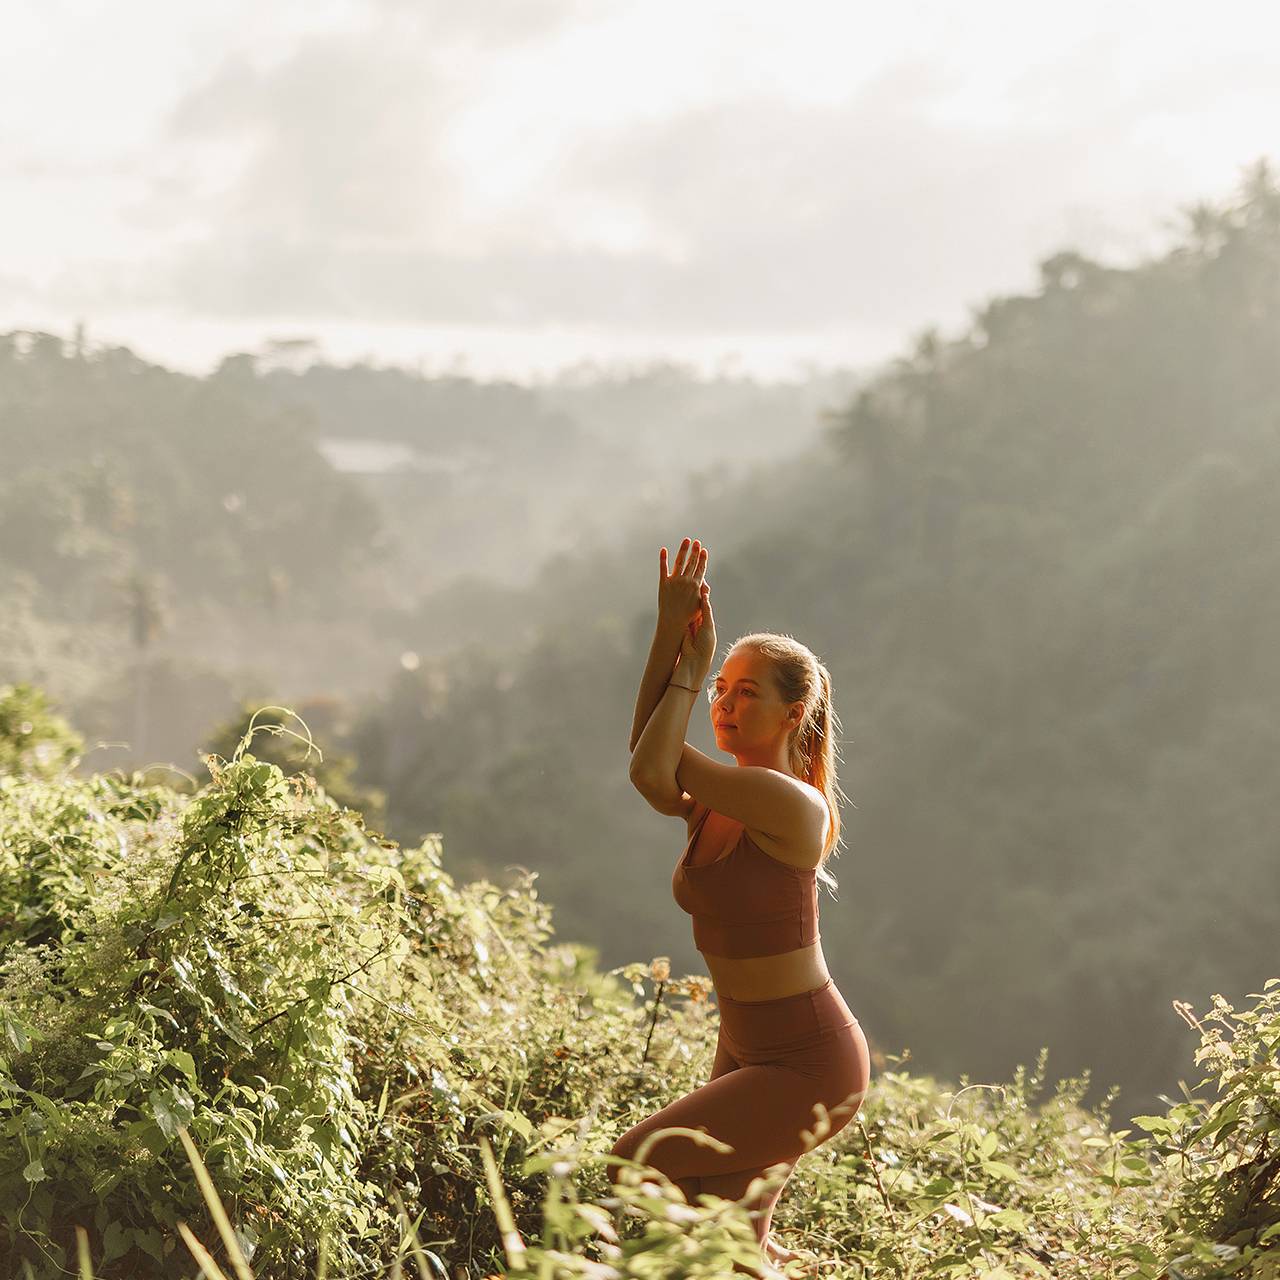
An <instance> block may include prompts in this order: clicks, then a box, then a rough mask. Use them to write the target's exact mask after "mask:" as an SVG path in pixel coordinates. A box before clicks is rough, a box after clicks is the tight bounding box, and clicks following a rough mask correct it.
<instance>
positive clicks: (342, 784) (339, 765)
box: [204, 698, 386, 828]
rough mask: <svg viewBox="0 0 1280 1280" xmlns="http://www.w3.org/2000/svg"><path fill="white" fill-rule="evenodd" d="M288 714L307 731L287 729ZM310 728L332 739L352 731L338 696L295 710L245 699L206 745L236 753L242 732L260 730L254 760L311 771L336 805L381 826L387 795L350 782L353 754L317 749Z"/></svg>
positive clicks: (288, 771) (288, 772)
mask: <svg viewBox="0 0 1280 1280" xmlns="http://www.w3.org/2000/svg"><path fill="white" fill-rule="evenodd" d="M291 714H296V718H297V719H298V720H300V721H301V722H302V725H303V728H304V729H306V730H307V733H308V736H307V737H306V738H302V737H301V736H300V735H299V734H297V733H296V732H295V731H294V730H292V729H290V728H288V726H287V721H288V718H289V716H290V715H291ZM313 732H314V733H319V734H321V736H323V737H324V739H325V741H326V742H330V743H332V742H333V741H334V740H335V739H336V740H341V739H342V738H343V737H345V736H346V735H347V734H348V733H349V732H350V730H349V726H348V724H347V718H346V715H345V711H344V706H343V704H342V703H341V702H340V701H339V700H338V699H335V698H317V699H312V700H311V701H308V702H302V703H299V704H298V710H297V712H296V713H290V712H287V711H286V710H285V708H283V707H255V706H253V705H252V704H250V703H243V704H242V705H241V708H240V711H239V714H238V715H236V716H235V717H234V718H233V719H232V720H229V721H228V722H227V723H225V724H223V725H221V726H219V727H218V728H217V729H215V730H214V732H213V734H212V735H211V737H210V739H209V741H208V742H207V743H206V744H205V748H204V749H205V751H207V752H208V753H210V754H212V755H216V756H222V757H224V758H229V757H231V756H234V755H235V753H236V751H237V750H238V749H239V747H240V743H241V742H242V741H243V740H245V739H246V736H247V737H248V739H249V740H252V739H253V738H254V736H255V735H257V734H259V733H261V734H262V735H263V737H262V739H261V740H260V742H259V744H258V746H257V747H256V748H255V754H256V755H257V757H258V759H260V760H267V761H270V763H272V764H274V765H276V766H277V767H278V768H279V769H280V770H281V772H282V773H283V774H284V775H285V776H286V777H293V776H294V775H296V774H299V773H303V772H306V773H310V774H311V775H312V777H314V778H315V780H316V782H318V783H319V784H320V786H321V787H322V788H323V789H324V791H325V794H326V795H328V796H329V797H330V798H331V799H332V800H334V801H335V802H336V803H337V804H339V805H343V806H345V807H346V808H349V809H356V810H358V811H359V812H360V814H361V815H362V817H363V819H364V822H365V825H366V826H368V827H371V828H379V827H380V826H381V825H382V822H383V813H384V807H385V804H386V797H385V796H384V795H383V793H382V792H381V791H379V790H377V789H376V788H372V787H363V786H360V785H359V784H358V783H356V782H355V781H354V780H353V777H352V775H353V773H354V771H355V767H356V759H355V755H354V754H353V753H352V752H350V751H337V750H335V749H334V748H333V747H332V746H331V747H330V748H329V749H328V750H327V751H321V750H320V748H319V747H318V746H316V744H315V742H314V741H313V740H312V738H311V736H310V735H311V734H312V733H313Z"/></svg>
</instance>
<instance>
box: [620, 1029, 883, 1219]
mask: <svg viewBox="0 0 1280 1280" xmlns="http://www.w3.org/2000/svg"><path fill="white" fill-rule="evenodd" d="M858 1035H859V1036H860V1035H861V1032H860V1031H859V1032H858ZM717 1057H719V1053H717ZM863 1060H865V1044H864V1045H863V1054H862V1060H860V1059H859V1055H858V1052H857V1047H856V1046H855V1044H854V1042H853V1038H852V1036H851V1035H838V1036H832V1037H829V1038H827V1039H826V1040H825V1041H824V1042H823V1043H822V1044H821V1045H819V1046H817V1047H816V1048H814V1049H810V1050H809V1051H807V1052H804V1053H802V1054H800V1055H798V1056H797V1057H796V1059H795V1061H796V1065H795V1066H794V1067H793V1066H790V1065H782V1064H781V1063H767V1064H761V1065H753V1066H741V1065H740V1066H738V1067H737V1068H736V1069H731V1070H729V1071H727V1072H726V1073H725V1074H723V1075H721V1076H719V1077H717V1078H716V1079H713V1080H710V1081H708V1083H706V1084H705V1085H703V1086H702V1087H701V1088H699V1089H695V1090H694V1091H693V1092H692V1093H690V1094H687V1095H686V1096H685V1097H683V1098H679V1099H677V1100H676V1101H675V1102H673V1103H671V1104H670V1105H669V1106H666V1107H664V1108H663V1109H662V1110H661V1111H658V1112H656V1113H655V1114H654V1115H651V1116H649V1117H648V1118H647V1119H645V1120H642V1121H641V1122H640V1123H639V1124H637V1125H635V1126H634V1127H633V1128H631V1129H629V1130H628V1131H627V1132H626V1133H625V1134H623V1135H622V1137H621V1138H619V1139H618V1141H617V1142H616V1143H615V1144H614V1146H613V1149H612V1154H614V1155H619V1156H624V1157H626V1158H627V1159H631V1160H635V1159H637V1158H638V1152H639V1148H640V1145H641V1143H642V1142H644V1140H645V1139H646V1138H647V1137H649V1135H650V1134H652V1133H654V1132H656V1131H657V1130H659V1129H666V1128H670V1127H672V1126H678V1127H682V1128H689V1129H705V1130H706V1132H707V1133H709V1134H710V1135H711V1136H712V1137H715V1138H718V1139H719V1140H720V1141H721V1142H724V1143H727V1144H729V1145H730V1146H731V1147H732V1150H731V1151H728V1152H721V1151H717V1150H714V1149H713V1148H711V1147H706V1146H700V1145H699V1144H698V1143H696V1142H695V1141H694V1140H693V1139H692V1138H689V1137H686V1136H685V1135H684V1134H667V1135H665V1136H663V1137H660V1138H658V1139H657V1140H656V1142H653V1143H651V1144H650V1147H649V1150H648V1153H647V1154H646V1156H645V1160H646V1163H648V1164H649V1165H651V1166H652V1167H653V1168H655V1169H658V1170H660V1171H661V1172H662V1173H664V1174H665V1175H666V1176H667V1177H668V1178H669V1179H671V1181H672V1182H674V1183H676V1184H677V1185H679V1186H680V1187H681V1189H682V1190H683V1191H685V1194H686V1198H689V1199H691V1200H692V1197H690V1196H689V1194H688V1193H689V1190H690V1189H692V1190H693V1193H694V1196H696V1195H697V1194H698V1193H699V1192H704V1191H705V1192H713V1193H714V1194H716V1195H723V1196H724V1197H725V1198H726V1199H734V1200H739V1199H741V1198H742V1196H743V1195H744V1194H745V1193H746V1189H747V1187H748V1186H749V1185H750V1183H751V1180H752V1179H753V1178H755V1177H757V1176H759V1175H760V1174H762V1173H763V1172H764V1171H765V1170H766V1169H767V1168H768V1167H769V1166H771V1165H775V1164H783V1163H785V1164H788V1165H789V1166H792V1167H794V1164H795V1161H796V1160H797V1159H798V1157H799V1156H800V1155H802V1154H803V1153H804V1150H805V1145H804V1139H803V1138H802V1137H801V1133H802V1131H803V1130H806V1129H808V1130H812V1129H813V1128H814V1125H815V1123H816V1117H815V1113H814V1103H815V1102H817V1101H821V1102H823V1103H824V1104H825V1105H826V1106H827V1108H828V1109H829V1110H831V1109H834V1108H835V1107H836V1106H837V1105H839V1104H841V1103H844V1104H845V1105H844V1107H843V1108H842V1111H841V1113H840V1114H838V1115H836V1116H834V1117H833V1119H832V1128H831V1133H829V1134H828V1135H827V1136H828V1137H830V1136H833V1135H834V1134H835V1133H836V1132H838V1131H839V1130H840V1129H842V1128H843V1127H844V1125H845V1124H847V1123H848V1121H849V1119H850V1118H851V1117H852V1114H853V1112H852V1110H851V1109H850V1105H851V1104H852V1105H853V1106H855V1107H856V1104H857V1102H859V1101H860V1096H859V1097H857V1098H853V1099H851V1098H850V1097H849V1095H850V1094H855V1093H860V1091H863V1090H865V1088H866V1073H865V1070H862V1069H861V1068H862V1061H863ZM787 1173H788V1175H789V1174H790V1168H788V1169H787ZM620 1174H621V1166H616V1165H615V1166H611V1167H610V1169H609V1176H610V1179H611V1180H612V1181H614V1182H617V1181H618V1180H619V1177H620ZM776 1200H777V1193H776V1192H775V1193H770V1194H769V1195H768V1196H766V1197H765V1198H764V1201H765V1206H764V1207H765V1209H766V1212H765V1214H764V1216H762V1217H761V1218H758V1219H757V1224H756V1225H757V1232H756V1233H757V1238H758V1239H759V1240H760V1242H761V1243H762V1244H763V1242H764V1239H765V1237H766V1235H767V1234H768V1229H769V1221H768V1220H769V1218H770V1217H771V1215H772V1209H773V1204H774V1203H775V1202H776Z"/></svg>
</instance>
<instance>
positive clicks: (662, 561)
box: [658, 538, 708, 635]
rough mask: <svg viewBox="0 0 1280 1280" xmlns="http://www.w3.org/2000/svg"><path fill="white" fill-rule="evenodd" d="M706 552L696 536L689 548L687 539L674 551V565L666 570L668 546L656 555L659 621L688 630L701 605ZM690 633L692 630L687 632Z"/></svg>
mask: <svg viewBox="0 0 1280 1280" xmlns="http://www.w3.org/2000/svg"><path fill="white" fill-rule="evenodd" d="M707 559H708V552H707V549H706V547H704V546H703V545H702V544H701V543H700V542H699V541H698V540H697V539H696V538H695V539H694V540H693V546H692V549H690V545H689V539H688V538H686V539H685V540H684V541H683V542H682V543H681V544H680V550H679V551H677V552H676V563H675V567H674V568H673V569H672V570H671V572H670V573H668V572H667V549H666V547H663V548H662V551H661V552H660V553H659V555H658V620H659V621H660V622H671V623H674V624H675V625H677V626H680V627H682V628H685V629H689V628H691V627H692V626H693V623H694V620H695V618H697V616H698V613H699V611H700V610H701V608H702V588H703V585H704V583H703V579H704V577H705V575H706V572H707ZM690 635H692V631H690Z"/></svg>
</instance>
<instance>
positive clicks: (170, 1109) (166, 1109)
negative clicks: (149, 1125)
mask: <svg viewBox="0 0 1280 1280" xmlns="http://www.w3.org/2000/svg"><path fill="white" fill-rule="evenodd" d="M149 1098H150V1102H151V1113H152V1115H154V1116H155V1121H156V1124H157V1125H159V1126H160V1132H161V1133H163V1134H164V1136H165V1137H166V1138H167V1139H168V1140H169V1141H170V1142H172V1141H173V1139H174V1138H176V1137H177V1136H178V1130H179V1129H181V1128H183V1127H184V1126H185V1125H188V1124H190V1123H191V1117H192V1116H193V1115H194V1114H195V1103H194V1102H192V1100H191V1095H190V1094H189V1093H187V1091H186V1090H185V1089H180V1088H178V1086H176V1085H175V1086H174V1087H173V1088H172V1089H165V1090H160V1089H153V1090H152V1091H151V1093H150V1095H149Z"/></svg>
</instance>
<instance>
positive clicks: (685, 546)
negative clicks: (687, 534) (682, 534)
mask: <svg viewBox="0 0 1280 1280" xmlns="http://www.w3.org/2000/svg"><path fill="white" fill-rule="evenodd" d="M688 554H689V539H688V538H686V539H685V540H684V541H683V542H682V543H681V544H680V550H679V551H677V552H676V562H675V565H674V567H673V568H672V570H671V572H672V573H683V572H684V562H685V556H687V555H688Z"/></svg>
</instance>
